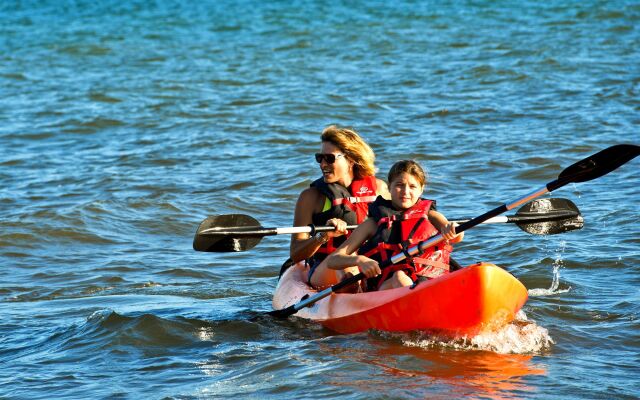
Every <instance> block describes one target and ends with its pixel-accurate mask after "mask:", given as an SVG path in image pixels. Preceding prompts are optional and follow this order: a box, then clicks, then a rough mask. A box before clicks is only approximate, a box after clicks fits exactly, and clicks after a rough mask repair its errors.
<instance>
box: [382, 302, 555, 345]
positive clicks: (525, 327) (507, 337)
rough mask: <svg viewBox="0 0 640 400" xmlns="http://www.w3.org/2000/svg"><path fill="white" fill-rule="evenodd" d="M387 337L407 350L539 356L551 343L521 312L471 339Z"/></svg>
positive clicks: (420, 335)
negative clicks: (398, 342)
mask: <svg viewBox="0 0 640 400" xmlns="http://www.w3.org/2000/svg"><path fill="white" fill-rule="evenodd" d="M387 335H389V336H391V337H394V338H398V339H400V340H401V341H402V344H403V345H405V346H410V347H421V348H424V349H430V348H438V347H441V348H451V349H456V350H484V351H493V352H496V353H500V354H539V353H541V352H543V351H544V350H547V349H549V348H550V347H551V345H552V344H554V343H555V342H554V341H553V339H552V338H551V336H549V331H548V330H547V329H545V328H543V327H541V326H539V325H537V324H536V323H535V322H534V321H529V320H528V319H527V316H526V314H525V313H524V312H523V311H522V310H521V311H519V312H518V314H517V315H516V319H515V320H514V321H513V322H511V323H509V324H507V325H505V326H503V327H502V328H499V329H497V330H494V331H489V332H483V333H481V334H479V335H476V336H474V337H471V338H468V337H466V336H465V337H461V338H457V339H443V338H441V337H438V336H434V335H430V334H428V333H416V332H413V333H411V334H407V333H405V334H401V333H388V334H387ZM416 335H417V336H416Z"/></svg>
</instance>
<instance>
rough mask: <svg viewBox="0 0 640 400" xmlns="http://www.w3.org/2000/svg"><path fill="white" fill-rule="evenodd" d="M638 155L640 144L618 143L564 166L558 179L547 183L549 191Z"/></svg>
mask: <svg viewBox="0 0 640 400" xmlns="http://www.w3.org/2000/svg"><path fill="white" fill-rule="evenodd" d="M639 155H640V146H636V145H633V144H618V145H615V146H611V147H608V148H606V149H604V150H602V151H600V152H598V153H596V154H594V155H592V156H590V157H587V158H585V159H584V160H582V161H578V162H577V163H575V164H573V165H571V166H569V167H567V168H565V170H564V171H562V172H561V173H560V175H559V176H558V179H556V180H555V181H553V182H550V183H548V184H547V189H548V190H549V191H552V190H555V189H557V188H559V187H561V186H564V185H566V184H567V183H571V182H586V181H590V180H592V179H596V178H599V177H601V176H603V175H606V174H608V173H609V172H611V171H613V170H615V169H617V168H619V167H620V166H622V165H624V164H626V163H627V162H629V161H631V160H633V159H634V158H636V157H637V156H639Z"/></svg>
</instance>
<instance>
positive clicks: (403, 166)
mask: <svg viewBox="0 0 640 400" xmlns="http://www.w3.org/2000/svg"><path fill="white" fill-rule="evenodd" d="M403 172H406V173H407V174H409V175H411V176H413V177H414V178H416V180H417V181H418V183H419V184H420V186H422V187H424V185H425V184H426V183H427V176H426V174H425V173H424V170H423V169H422V167H421V166H420V164H418V162H417V161H414V160H400V161H398V162H397V163H395V164H393V165H392V166H391V169H389V176H388V177H387V178H388V179H389V185H391V182H392V181H393V180H394V179H396V177H398V175H400V174H402V173H403Z"/></svg>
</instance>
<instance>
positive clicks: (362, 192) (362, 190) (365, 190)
mask: <svg viewBox="0 0 640 400" xmlns="http://www.w3.org/2000/svg"><path fill="white" fill-rule="evenodd" d="M354 194H355V195H357V196H364V195H365V194H375V193H374V192H373V191H372V190H371V189H369V188H368V187H366V186H362V187H361V188H360V189H358V191H357V192H355V193H354Z"/></svg>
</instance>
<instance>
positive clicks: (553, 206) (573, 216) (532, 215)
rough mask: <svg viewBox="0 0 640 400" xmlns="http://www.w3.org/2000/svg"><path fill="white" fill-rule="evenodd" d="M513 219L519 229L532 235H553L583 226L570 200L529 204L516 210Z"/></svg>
mask: <svg viewBox="0 0 640 400" xmlns="http://www.w3.org/2000/svg"><path fill="white" fill-rule="evenodd" d="M514 219H515V220H516V224H517V225H518V227H519V228H520V229H522V230H523V231H525V232H528V233H531V234H534V235H555V234H558V233H564V232H569V231H573V230H576V229H580V228H582V227H583V226H584V218H582V215H580V210H578V207H577V206H576V205H575V204H573V202H572V201H571V200H568V199H560V198H549V199H538V200H534V201H532V202H529V203H527V204H525V205H524V206H523V207H521V208H520V209H519V210H518V212H517V213H516V215H515V218H514ZM527 220H532V221H535V222H526V221H527Z"/></svg>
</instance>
